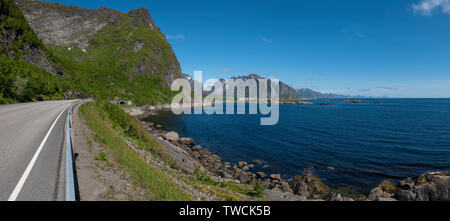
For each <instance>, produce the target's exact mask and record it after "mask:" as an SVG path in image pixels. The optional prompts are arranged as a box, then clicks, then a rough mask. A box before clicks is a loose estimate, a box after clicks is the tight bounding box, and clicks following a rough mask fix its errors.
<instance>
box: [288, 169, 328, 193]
mask: <svg viewBox="0 0 450 221" xmlns="http://www.w3.org/2000/svg"><path fill="white" fill-rule="evenodd" d="M289 186H290V187H291V189H292V190H293V192H294V194H297V195H302V196H306V197H307V198H309V199H322V198H323V197H324V195H325V194H326V193H328V192H329V191H330V188H329V187H328V186H327V185H325V184H324V183H323V182H322V181H321V180H320V178H319V177H318V176H317V175H314V174H311V173H307V174H306V175H305V176H295V177H294V179H293V180H292V181H291V182H289Z"/></svg>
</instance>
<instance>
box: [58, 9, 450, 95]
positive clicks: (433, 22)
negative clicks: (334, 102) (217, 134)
mask: <svg viewBox="0 0 450 221" xmlns="http://www.w3.org/2000/svg"><path fill="white" fill-rule="evenodd" d="M52 1H53V2H59V3H61V4H65V5H76V6H79V7H81V8H92V9H96V8H99V7H100V6H105V7H108V8H112V9H115V10H119V11H122V12H128V11H130V10H131V9H136V8H140V7H145V8H147V9H148V10H149V11H150V14H151V15H152V17H153V19H154V20H155V22H156V24H157V25H158V26H159V27H160V28H161V30H162V32H163V33H164V34H165V35H166V37H167V39H168V41H169V43H170V44H171V45H172V47H173V49H174V51H175V53H176V55H177V58H178V60H179V61H180V64H181V68H182V70H183V72H184V73H186V74H189V75H193V73H194V70H201V71H203V80H206V79H210V78H228V77H232V76H239V75H247V74H250V73H256V74H259V75H261V76H263V77H275V78H278V79H280V80H281V81H283V82H285V83H287V84H289V85H290V86H292V87H294V88H311V89H314V90H318V91H321V92H332V93H339V94H348V95H363V96H389V97H433V98H435V97H446V98H450V0H395V1H392V0H365V1H361V0H339V1H338V0H292V1H291V0H238V1H236V0H227V1H219V0H208V1H207V0H202V1H200V0H189V1H186V0H178V1H175V0H127V1H119V0H117V1H116V0H76V1H73V0H52Z"/></svg>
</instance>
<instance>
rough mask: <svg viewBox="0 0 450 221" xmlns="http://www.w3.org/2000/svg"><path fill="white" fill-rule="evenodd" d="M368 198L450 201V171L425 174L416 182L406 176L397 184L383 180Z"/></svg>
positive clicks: (380, 199)
mask: <svg viewBox="0 0 450 221" xmlns="http://www.w3.org/2000/svg"><path fill="white" fill-rule="evenodd" d="M368 199H369V200H377V201H386V200H401V201H450V172H444V173H431V174H424V175H422V176H419V177H418V178H417V179H416V182H414V180H413V179H411V178H406V179H405V180H402V181H400V182H399V183H398V184H397V185H394V184H393V183H391V182H389V181H383V182H381V183H380V184H379V185H378V186H377V187H376V188H375V189H373V190H372V191H371V192H370V194H369V197H368Z"/></svg>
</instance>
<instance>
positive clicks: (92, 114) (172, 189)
mask: <svg viewBox="0 0 450 221" xmlns="http://www.w3.org/2000/svg"><path fill="white" fill-rule="evenodd" d="M107 103H109V102H106V101H104V102H101V101H96V102H89V103H85V104H83V105H82V106H81V107H80V113H81V114H82V116H83V117H84V119H85V121H86V124H87V126H88V127H89V128H90V129H91V130H92V132H94V134H95V140H97V141H98V142H99V143H100V144H101V145H102V146H104V147H105V148H106V149H107V150H108V152H109V153H110V154H111V160H114V161H115V162H116V163H117V165H118V166H119V167H120V168H121V169H124V171H126V172H127V173H128V174H129V175H130V176H131V178H132V179H133V181H134V182H135V184H136V185H138V186H140V187H142V188H143V189H146V190H147V191H148V192H147V195H148V199H149V200H168V201H178V200H192V197H191V196H190V195H189V194H187V193H186V192H184V191H183V190H182V189H181V188H180V187H179V186H177V185H176V184H174V183H173V182H172V181H171V180H170V178H169V177H167V175H165V174H164V173H163V172H161V171H160V170H159V169H157V168H155V167H153V166H152V165H150V164H149V163H147V162H146V161H145V160H144V159H143V158H142V157H141V156H140V155H139V154H138V153H136V152H135V151H134V150H132V149H131V148H130V147H129V146H128V144H127V143H125V141H124V140H123V139H122V133H125V134H127V135H128V136H131V137H135V138H138V140H139V142H145V141H147V142H148V143H147V144H146V145H145V147H146V149H148V150H149V151H153V152H155V151H154V148H152V146H151V145H150V144H151V143H152V142H150V140H147V139H148V138H145V136H144V135H143V134H142V133H140V128H139V127H137V126H136V125H135V124H133V123H132V122H133V121H131V120H130V118H131V117H130V116H129V115H126V113H123V114H120V113H121V112H119V111H117V112H115V111H111V110H110V111H105V108H104V105H105V104H107ZM111 105H112V104H111ZM108 112H110V113H112V115H113V117H112V119H110V117H111V114H110V113H108ZM114 113H115V114H114ZM127 116H128V117H129V118H128V117H127ZM130 125H134V126H130ZM153 142H154V141H153Z"/></svg>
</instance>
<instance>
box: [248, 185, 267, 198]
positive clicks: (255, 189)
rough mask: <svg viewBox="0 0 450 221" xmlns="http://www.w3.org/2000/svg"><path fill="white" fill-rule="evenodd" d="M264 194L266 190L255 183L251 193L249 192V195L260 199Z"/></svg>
mask: <svg viewBox="0 0 450 221" xmlns="http://www.w3.org/2000/svg"><path fill="white" fill-rule="evenodd" d="M265 193H266V188H265V187H264V186H263V185H262V184H261V182H257V183H256V184H255V185H254V186H253V191H252V192H250V195H254V196H256V197H262V196H263V195H264V194H265Z"/></svg>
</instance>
